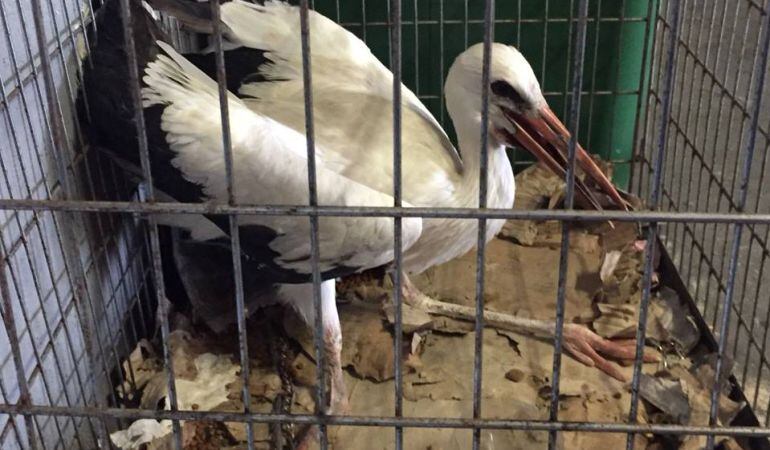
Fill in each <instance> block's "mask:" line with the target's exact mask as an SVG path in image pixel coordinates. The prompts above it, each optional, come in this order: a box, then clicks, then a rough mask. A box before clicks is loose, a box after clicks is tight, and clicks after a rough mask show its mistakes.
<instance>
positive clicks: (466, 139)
mask: <svg viewBox="0 0 770 450" xmlns="http://www.w3.org/2000/svg"><path fill="white" fill-rule="evenodd" d="M453 119H454V116H453ZM453 123H454V126H455V130H456V131H457V141H458V145H459V151H460V156H461V157H462V159H463V167H464V171H463V176H464V177H465V178H470V179H475V180H478V178H479V167H480V166H481V153H482V152H481V118H480V117H479V116H478V115H475V114H469V115H463V116H461V117H457V119H456V120H453ZM487 157H488V161H487V163H488V164H487V167H489V171H490V172H489V174H490V176H492V173H493V172H494V171H495V170H496V168H497V165H499V162H500V161H501V160H500V158H503V159H505V160H507V158H506V157H505V147H504V146H503V145H502V144H500V143H499V142H498V141H497V139H495V138H494V137H493V136H491V135H490V136H489V139H487Z"/></svg>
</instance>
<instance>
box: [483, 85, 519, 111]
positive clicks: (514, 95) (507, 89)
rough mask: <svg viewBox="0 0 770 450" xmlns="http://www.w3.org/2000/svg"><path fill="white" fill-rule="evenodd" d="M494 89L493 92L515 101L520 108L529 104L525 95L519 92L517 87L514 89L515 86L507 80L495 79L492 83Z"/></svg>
mask: <svg viewBox="0 0 770 450" xmlns="http://www.w3.org/2000/svg"><path fill="white" fill-rule="evenodd" d="M490 87H491V89H492V93H494V94H495V95H497V96H499V97H504V98H507V99H509V100H510V101H512V102H513V104H514V105H516V106H517V107H519V109H525V108H526V106H527V101H526V100H524V97H522V96H521V94H519V93H518V92H517V91H516V89H514V87H513V86H511V85H510V84H508V82H507V81H504V80H497V81H493V82H492V84H491V85H490Z"/></svg>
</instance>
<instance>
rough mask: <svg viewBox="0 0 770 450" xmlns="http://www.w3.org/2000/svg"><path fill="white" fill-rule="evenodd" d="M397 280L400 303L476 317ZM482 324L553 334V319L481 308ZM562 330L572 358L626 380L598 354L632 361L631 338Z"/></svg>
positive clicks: (648, 357)
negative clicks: (613, 338)
mask: <svg viewBox="0 0 770 450" xmlns="http://www.w3.org/2000/svg"><path fill="white" fill-rule="evenodd" d="M401 280H402V286H401V289H402V297H403V299H404V302H406V303H408V304H410V305H411V306H414V307H415V308H419V309H422V310H423V311H425V312H427V313H430V314H436V315H441V316H447V317H452V318H454V319H460V320H468V321H475V320H476V309H475V308H472V307H469V306H463V305H456V304H454V303H446V302H441V301H438V300H435V299H433V298H430V297H429V296H427V295H425V294H423V293H422V292H421V291H420V290H419V289H417V287H416V286H414V284H412V282H411V280H410V279H409V277H408V276H407V275H406V274H403V275H402V276H401ZM484 324H485V325H486V326H490V327H493V328H499V329H505V330H510V331H515V332H517V333H524V334H531V335H534V336H536V337H540V338H553V337H554V336H555V334H556V333H555V329H556V324H555V322H552V321H546V320H534V319H525V318H522V317H516V316H513V315H510V314H504V313H499V312H494V311H484ZM563 330H564V331H563V341H562V342H563V348H564V350H565V351H566V352H567V353H569V354H570V355H572V357H574V358H575V359H577V360H578V361H580V362H581V363H583V364H585V365H587V366H589V367H596V368H597V369H599V370H601V371H602V372H605V373H606V374H608V375H610V376H611V377H613V378H616V379H618V380H620V381H627V380H626V377H625V376H624V375H623V373H622V372H621V371H620V369H619V368H618V367H617V365H615V364H614V363H612V362H610V361H608V360H607V359H606V358H605V357H604V356H602V355H605V356H607V357H610V358H614V359H619V360H631V361H633V359H634V357H635V354H636V340H635V339H624V340H614V341H611V340H609V339H604V338H603V337H601V336H599V335H597V334H596V333H594V332H593V331H591V330H590V329H588V327H586V326H584V325H580V324H564V328H563ZM644 361H645V362H654V361H657V357H656V356H655V355H653V354H648V353H645V355H644Z"/></svg>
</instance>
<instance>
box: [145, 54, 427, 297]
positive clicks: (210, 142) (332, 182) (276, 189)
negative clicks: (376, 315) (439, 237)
mask: <svg viewBox="0 0 770 450" xmlns="http://www.w3.org/2000/svg"><path fill="white" fill-rule="evenodd" d="M159 45H160V46H161V48H162V49H163V50H164V51H165V52H166V54H167V55H168V56H166V55H160V56H159V57H158V58H157V59H156V60H155V61H154V62H152V63H150V64H149V65H148V67H147V69H146V75H145V77H144V82H145V84H146V87H145V88H144V90H143V98H144V106H145V107H148V106H151V105H155V104H161V105H165V108H164V110H163V114H162V118H161V128H162V129H163V131H164V132H165V133H166V140H167V141H168V143H169V146H170V147H171V150H172V151H174V152H175V153H176V156H175V158H174V159H173V161H172V164H173V165H174V167H176V168H177V169H178V170H179V171H180V172H182V174H183V176H184V177H185V178H186V179H188V180H189V181H192V182H194V183H196V184H199V185H201V186H202V187H203V192H204V194H205V196H206V198H208V199H210V200H217V201H222V202H224V201H226V200H227V183H226V178H225V167H224V156H223V154H224V153H223V147H222V133H221V120H220V108H219V99H218V92H217V85H216V83H214V81H213V80H211V79H210V78H209V77H208V76H207V75H206V74H205V73H203V72H202V71H200V70H199V69H197V68H196V67H195V66H193V65H192V64H191V63H189V61H187V60H186V59H185V58H184V57H182V56H181V55H179V54H178V53H176V52H175V51H174V50H173V49H172V48H171V47H170V46H168V45H166V44H164V43H159ZM229 110H230V129H231V134H232V154H233V176H234V184H235V192H236V196H237V201H238V202H239V203H241V204H289V205H306V204H307V203H308V182H307V154H306V142H305V137H304V136H303V135H301V134H300V133H297V132H296V131H294V130H292V129H290V128H288V127H286V126H283V125H281V124H280V123H278V122H276V121H274V120H272V119H270V118H268V117H264V116H262V115H260V114H258V113H255V112H254V111H252V110H250V109H249V108H247V107H246V106H245V105H244V104H243V102H242V101H241V100H239V99H238V98H236V97H235V96H234V95H232V94H230V95H229ZM316 160H317V169H318V170H317V186H318V201H319V204H322V205H337V206H392V205H393V198H392V197H391V196H390V195H387V194H384V193H382V192H379V191H376V190H374V189H371V188H369V187H367V186H364V185H362V184H360V183H356V182H354V181H352V180H350V179H349V178H347V177H345V176H343V175H340V174H339V173H337V172H335V170H334V166H333V165H329V164H327V163H326V161H325V159H324V150H323V149H322V148H318V150H317V158H316ZM213 220H214V221H215V223H217V221H221V218H214V219H213ZM225 224H226V222H225ZM239 224H240V227H241V228H240V230H241V241H242V244H243V251H244V254H245V256H246V257H248V258H251V259H255V260H256V261H258V262H260V263H263V264H264V265H265V267H266V270H268V271H269V272H270V273H271V275H272V277H273V281H287V282H300V281H306V279H307V275H308V274H309V273H310V271H311V267H310V264H309V261H310V239H309V236H310V233H309V220H308V218H307V217H286V216H246V217H242V218H241V219H240V222H239ZM221 228H224V229H227V228H226V226H221ZM421 228H422V223H421V220H420V219H404V221H403V230H404V232H403V241H404V247H405V248H408V247H409V246H411V245H412V243H414V241H415V240H416V239H417V238H418V237H419V234H420V232H421ZM319 230H320V233H319V248H320V260H321V270H322V272H324V276H325V277H332V276H339V275H344V274H346V273H351V272H355V271H357V270H363V269H366V268H370V267H375V266H379V265H382V264H385V263H387V262H389V261H390V260H392V258H393V220H392V219H391V218H379V217H370V218H360V217H322V218H321V219H320V228H319Z"/></svg>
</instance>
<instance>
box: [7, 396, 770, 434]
mask: <svg viewBox="0 0 770 450" xmlns="http://www.w3.org/2000/svg"><path fill="white" fill-rule="evenodd" d="M0 414H13V415H17V414H32V415H40V416H68V417H95V418H105V419H110V418H111V419H130V420H135V419H156V420H195V421H220V422H257V423H296V424H325V425H342V426H356V427H359V426H360V427H397V426H398V427H404V428H462V429H464V428H483V429H489V430H531V431H551V430H556V431H582V432H591V433H594V432H595V433H629V432H632V433H654V434H671V435H683V434H697V435H719V436H750V437H770V428H761V427H746V426H738V427H705V426H689V425H661V424H654V425H653V424H638V425H630V424H625V423H606V422H605V423H602V422H546V421H542V420H517V419H470V418H468V419H464V418H445V417H382V416H335V415H326V416H318V415H311V414H296V415H295V414H270V413H251V414H244V413H238V412H223V411H186V410H177V411H170V410H165V409H164V410H152V409H134V408H125V409H122V408H92V407H82V406H73V407H63V406H44V405H30V406H22V405H16V404H7V403H0Z"/></svg>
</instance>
